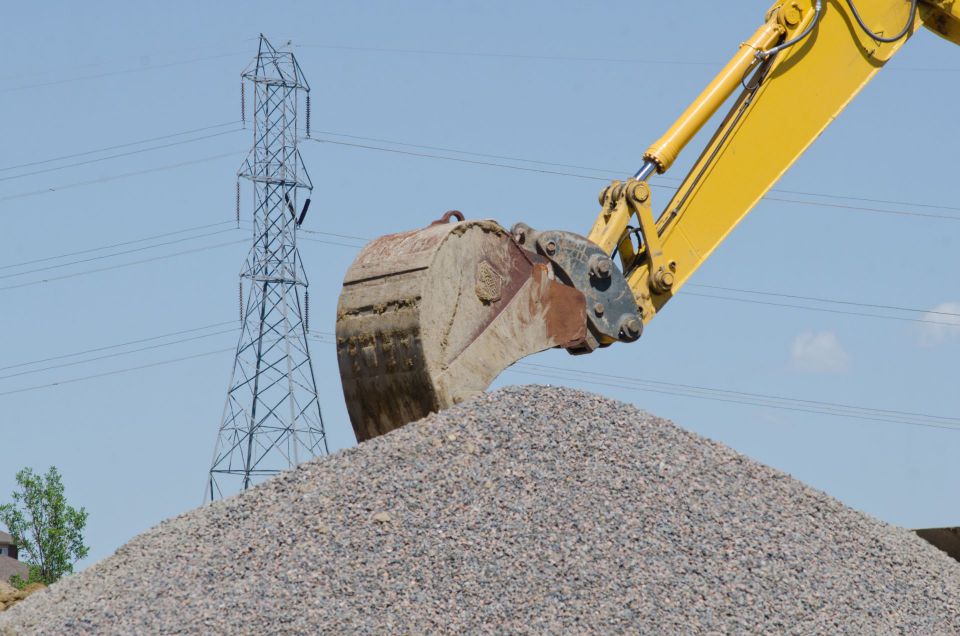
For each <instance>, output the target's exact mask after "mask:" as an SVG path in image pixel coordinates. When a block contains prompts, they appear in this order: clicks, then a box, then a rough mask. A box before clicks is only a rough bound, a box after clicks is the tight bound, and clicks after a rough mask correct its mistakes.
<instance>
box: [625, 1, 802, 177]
mask: <svg viewBox="0 0 960 636" xmlns="http://www.w3.org/2000/svg"><path fill="white" fill-rule="evenodd" d="M794 4H795V3H794ZM771 13H774V12H771ZM785 32H786V30H785V29H784V27H783V26H782V25H781V24H780V23H779V22H778V21H777V18H776V14H775V13H774V15H772V16H770V18H769V19H768V20H767V22H766V23H764V25H763V26H761V27H760V28H759V29H757V32H756V33H754V34H753V37H751V38H750V39H749V40H747V41H746V42H744V43H743V44H741V45H740V50H739V51H737V54H736V55H734V56H733V59H731V60H730V61H729V62H728V63H727V65H726V66H725V67H723V70H722V71H720V73H719V74H717V76H716V77H715V78H714V79H713V81H712V82H710V85H709V86H707V87H706V88H705V89H704V90H703V92H702V93H700V96H699V97H697V99H696V100H694V102H693V103H692V104H690V107H689V108H687V110H685V111H684V112H683V114H682V115H680V118H679V119H677V121H676V122H675V123H674V124H673V126H671V127H670V130H668V131H667V132H666V133H665V134H664V135H663V137H661V138H660V139H658V140H657V142H656V143H654V144H653V145H652V146H650V148H648V149H647V152H646V153H644V155H643V158H644V159H645V160H647V161H653V162H655V163H656V164H657V171H658V172H661V173H662V172H666V171H667V170H669V169H670V166H672V165H673V162H674V161H675V160H676V158H677V155H679V154H680V151H681V150H683V148H684V146H686V145H687V144H688V143H689V142H690V140H691V139H693V137H694V135H696V134H697V133H698V132H699V131H700V129H701V128H703V126H704V124H706V123H707V122H708V121H709V120H710V118H711V117H713V115H714V114H715V113H716V112H717V110H718V109H719V108H720V107H721V106H722V105H723V103H724V102H726V101H727V100H728V99H729V98H730V96H731V95H733V93H734V92H735V91H736V90H737V89H738V88H739V87H740V83H741V82H742V81H743V77H744V75H746V74H747V72H748V71H749V70H750V67H751V66H753V65H754V63H755V61H756V54H757V52H758V51H765V50H767V49H769V48H770V47H771V46H773V45H774V43H775V42H776V41H777V40H779V39H780V37H781V36H783V34H784V33H785Z"/></svg>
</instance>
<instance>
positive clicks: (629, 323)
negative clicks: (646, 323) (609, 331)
mask: <svg viewBox="0 0 960 636" xmlns="http://www.w3.org/2000/svg"><path fill="white" fill-rule="evenodd" d="M620 331H621V333H622V334H623V337H624V338H627V339H629V340H636V339H637V338H639V337H640V334H641V333H642V332H643V323H642V322H640V320H639V319H637V318H636V317H635V316H627V317H625V318H624V319H623V321H622V322H621V323H620Z"/></svg>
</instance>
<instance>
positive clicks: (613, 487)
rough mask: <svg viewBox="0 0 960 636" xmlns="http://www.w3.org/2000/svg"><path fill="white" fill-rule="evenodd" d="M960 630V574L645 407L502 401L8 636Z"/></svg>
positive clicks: (108, 582) (354, 463) (424, 428)
mask: <svg viewBox="0 0 960 636" xmlns="http://www.w3.org/2000/svg"><path fill="white" fill-rule="evenodd" d="M227 632H232V633H241V634H253V633H257V634H307V633H351V634H356V633H378V634H426V633H503V634H516V633H537V634H548V633H577V634H582V633H597V634H612V633H637V632H643V633H764V634H768V633H796V634H813V633H844V632H846V633H860V634H863V633H869V634H884V633H908V634H958V633H960V564H958V563H956V562H955V561H953V560H952V559H950V558H948V557H947V556H945V555H944V554H942V553H940V552H939V551H938V550H936V549H935V548H933V547H932V546H930V545H928V544H927V543H926V542H925V541H923V540H922V539H920V538H918V537H916V536H914V535H913V534H912V533H911V532H909V531H907V530H904V529H901V528H896V527H893V526H890V525H887V524H884V523H882V522H880V521H877V520H876V519H873V518H871V517H869V516H867V515H864V514H862V513H859V512H856V511H854V510H851V509H849V508H847V507H845V506H844V505H842V504H841V503H839V502H838V501H836V500H834V499H832V498H830V497H828V496H826V495H825V494H823V493H821V492H818V491H816V490H813V489H811V488H809V487H807V486H805V485H803V484H801V483H799V482H798V481H796V480H794V479H792V478H791V477H789V476H787V475H784V474H782V473H779V472H777V471H775V470H772V469H770V468H767V467H765V466H762V465H760V464H757V463H756V462H754V461H752V460H750V459H747V458H745V457H742V456H740V455H738V454H737V453H735V452H733V451H732V450H730V449H728V448H726V447H724V446H722V445H720V444H716V443H714V442H710V441H707V440H704V439H702V438H700V437H698V436H696V435H694V434H692V433H688V432H686V431H683V430H682V429H680V428H677V427H676V426H674V425H673V424H671V423H670V422H667V421H665V420H661V419H657V418H655V417H653V416H651V415H648V414H646V413H643V412H641V411H638V410H637V409H635V408H633V407H632V406H628V405H625V404H621V403H619V402H615V401H612V400H608V399H604V398H601V397H598V396H595V395H591V394H587V393H582V392H578V391H573V390H568V389H557V388H544V387H532V386H528V387H522V388H510V389H505V390H503V391H499V392H496V393H493V394H489V395H486V396H483V397H481V398H480V399H478V400H475V401H473V402H470V403H467V404H464V405H461V406H459V407H457V408H454V409H451V410H449V411H446V412H444V413H442V414H440V415H436V416H432V417H429V418H427V419H425V420H423V421H421V422H419V423H417V424H414V425H411V426H408V427H406V428H404V429H402V430H400V431H397V432H395V433H392V434H390V435H387V436H385V437H381V438H378V439H375V440H373V441H371V442H368V443H366V444H363V445H362V446H361V447H359V448H356V449H351V450H348V451H344V452H341V453H338V454H336V455H334V456H332V457H328V458H324V459H320V460H317V461H313V462H310V463H308V464H306V465H304V466H302V467H301V468H299V469H297V470H294V471H291V472H289V473H286V474H284V475H282V476H280V477H278V478H276V479H273V480H271V481H269V482H267V483H266V484H264V485H262V486H260V487H258V488H256V489H253V490H251V491H248V492H247V493H244V494H243V495H241V496H237V497H234V498H231V499H228V500H226V501H223V502H219V503H216V504H213V505H209V506H205V507H202V508H199V509H197V510H194V511H192V512H189V513H187V514H185V515H182V516H180V517H177V518H175V519H171V520H169V521H166V522H164V523H162V524H160V525H159V526H157V527H156V528H154V529H152V530H150V531H148V532H146V533H144V534H142V535H140V536H138V537H136V538H135V539H133V540H132V541H131V542H130V543H128V544H127V545H125V546H124V547H122V548H120V550H118V551H117V553H116V554H115V555H113V556H112V557H110V558H108V559H106V560H104V561H102V562H100V563H98V564H97V565H95V566H93V567H91V568H88V569H87V570H86V571H84V572H82V573H80V574H78V575H75V576H71V577H69V578H68V579H65V580H63V581H61V582H60V583H58V584H56V585H54V586H52V587H51V588H49V589H48V590H46V591H42V592H39V593H37V594H35V595H34V596H32V597H31V598H29V599H27V600H26V601H24V602H22V603H20V604H19V605H17V606H15V607H14V608H13V609H11V610H10V611H8V612H6V613H4V614H0V633H2V634H4V635H6V634H20V633H47V634H151V633H227Z"/></svg>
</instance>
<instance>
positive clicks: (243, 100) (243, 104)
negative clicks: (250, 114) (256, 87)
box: [240, 80, 247, 126]
mask: <svg viewBox="0 0 960 636" xmlns="http://www.w3.org/2000/svg"><path fill="white" fill-rule="evenodd" d="M240 121H241V122H242V123H243V125H244V126H246V125H247V92H246V86H245V85H244V83H243V80H240Z"/></svg>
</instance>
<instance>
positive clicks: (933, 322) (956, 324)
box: [305, 230, 960, 327]
mask: <svg viewBox="0 0 960 636" xmlns="http://www.w3.org/2000/svg"><path fill="white" fill-rule="evenodd" d="M311 232H312V233H314V234H327V233H326V232H320V231H317V230H312V231H311ZM331 236H343V235H338V234H332V235H331ZM350 238H355V239H358V240H370V239H366V238H363V237H359V236H357V237H350ZM305 240H312V241H316V242H318V243H325V244H328V245H339V246H342V247H352V248H354V249H359V248H360V246H357V245H351V244H349V243H340V242H337V241H322V240H319V239H305ZM686 287H687V288H690V287H699V288H707V289H718V290H723V291H732V292H741V293H749V294H762V295H768V296H776V297H782V298H794V299H798V300H809V301H812V302H824V303H836V304H842V305H850V306H854V307H864V308H868V309H889V310H895V311H908V312H916V313H921V314H934V315H943V316H948V317H956V318H960V314H955V313H950V312H943V311H928V310H925V309H916V308H912V307H896V306H893V305H879V304H871V303H859V302H853V301H846V300H831V299H827V298H815V297H811V296H800V295H795V294H778V293H774V292H762V291H756V290H749V289H738V288H735V287H720V286H718V285H701V284H696V283H687V285H686ZM679 295H680V296H695V297H702V298H714V299H717V300H731V301H739V302H746V303H751V302H752V303H756V304H760V305H769V306H773V307H785V308H791V309H807V310H809V311H820V312H827V313H835V314H842V315H847V316H860V317H864V318H879V319H885V320H900V321H905V322H919V323H926V324H931V325H943V326H947V327H960V322H944V321H938V320H927V319H923V318H906V317H903V316H887V315H883V314H877V313H865V312H853V311H842V310H839V309H830V308H826V307H808V306H805V305H793V304H788V303H773V302H766V301H759V300H751V299H749V298H736V297H733V296H722V295H716V294H703V293H697V292H692V291H688V290H684V291H683V292H682V293H681V294H679Z"/></svg>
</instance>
